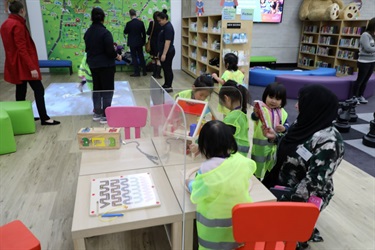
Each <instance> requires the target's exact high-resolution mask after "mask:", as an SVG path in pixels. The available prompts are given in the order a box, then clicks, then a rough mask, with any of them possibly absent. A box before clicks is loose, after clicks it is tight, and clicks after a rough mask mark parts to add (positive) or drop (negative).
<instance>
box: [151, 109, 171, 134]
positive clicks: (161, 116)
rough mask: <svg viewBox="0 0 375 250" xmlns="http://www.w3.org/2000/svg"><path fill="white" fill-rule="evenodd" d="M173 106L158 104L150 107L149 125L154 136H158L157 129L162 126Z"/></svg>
mask: <svg viewBox="0 0 375 250" xmlns="http://www.w3.org/2000/svg"><path fill="white" fill-rule="evenodd" d="M172 106H173V104H160V105H154V106H151V107H150V125H151V127H152V128H153V131H154V136H158V135H159V127H161V126H163V125H164V123H165V122H166V120H167V117H168V115H169V113H170V112H171V109H172Z"/></svg>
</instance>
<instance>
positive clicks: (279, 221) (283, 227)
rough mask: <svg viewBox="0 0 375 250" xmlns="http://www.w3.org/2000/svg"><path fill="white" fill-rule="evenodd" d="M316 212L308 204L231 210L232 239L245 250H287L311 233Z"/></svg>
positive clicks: (252, 205)
mask: <svg viewBox="0 0 375 250" xmlns="http://www.w3.org/2000/svg"><path fill="white" fill-rule="evenodd" d="M319 212H320V211H319V209H318V208H317V207H316V206H315V205H314V204H312V203H303V202H260V203H244V204H237V205H236V206H234V207H233V209H232V224H233V236H234V239H235V240H236V241H237V242H243V243H245V244H244V246H243V247H242V248H241V249H243V250H247V249H290V250H295V249H296V244H297V242H305V241H307V240H308V239H309V238H310V237H311V234H312V232H313V230H314V226H315V223H316V221H317V219H318V216H319Z"/></svg>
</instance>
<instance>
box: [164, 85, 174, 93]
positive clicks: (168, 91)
mask: <svg viewBox="0 0 375 250" xmlns="http://www.w3.org/2000/svg"><path fill="white" fill-rule="evenodd" d="M161 87H162V88H163V89H164V90H165V91H166V92H167V93H170V92H173V88H172V86H166V85H165V84H164V85H163V86H161Z"/></svg>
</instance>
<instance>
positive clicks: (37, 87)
mask: <svg viewBox="0 0 375 250" xmlns="http://www.w3.org/2000/svg"><path fill="white" fill-rule="evenodd" d="M27 83H29V84H30V87H31V88H32V89H33V91H34V98H35V103H36V108H37V109H38V113H39V117H40V119H41V120H42V121H46V120H49V119H50V117H49V116H48V115H47V110H46V103H45V101H44V87H43V84H42V81H41V80H32V81H22V83H21V84H16V101H25V100H26V93H27Z"/></svg>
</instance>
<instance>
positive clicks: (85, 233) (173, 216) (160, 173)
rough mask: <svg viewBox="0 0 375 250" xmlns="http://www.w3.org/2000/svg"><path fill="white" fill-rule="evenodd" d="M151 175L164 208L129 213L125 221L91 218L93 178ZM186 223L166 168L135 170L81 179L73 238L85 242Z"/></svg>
mask: <svg viewBox="0 0 375 250" xmlns="http://www.w3.org/2000/svg"><path fill="white" fill-rule="evenodd" d="M146 172H148V173H150V174H151V176H152V178H153V180H154V183H155V187H156V191H157V193H158V196H159V199H160V206H155V207H148V208H143V209H142V208H141V209H134V210H128V211H125V212H124V214H125V215H124V216H123V217H115V218H100V217H97V216H90V215H89V213H90V194H91V180H92V179H93V178H104V177H115V176H120V175H129V174H137V173H146ZM177 221H182V211H181V207H180V205H179V203H178V202H177V199H176V197H175V195H174V192H173V190H172V187H171V185H170V184H169V181H168V177H167V176H166V174H165V172H164V169H163V167H153V168H145V169H134V170H127V171H119V172H110V173H102V174H93V175H83V176H79V177H78V184H77V194H76V200H75V204H74V215H73V222H72V237H73V239H74V238H85V237H91V236H95V235H103V234H109V233H115V232H121V231H127V230H133V229H138V228H145V227H152V226H155V225H163V224H169V223H173V222H177Z"/></svg>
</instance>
